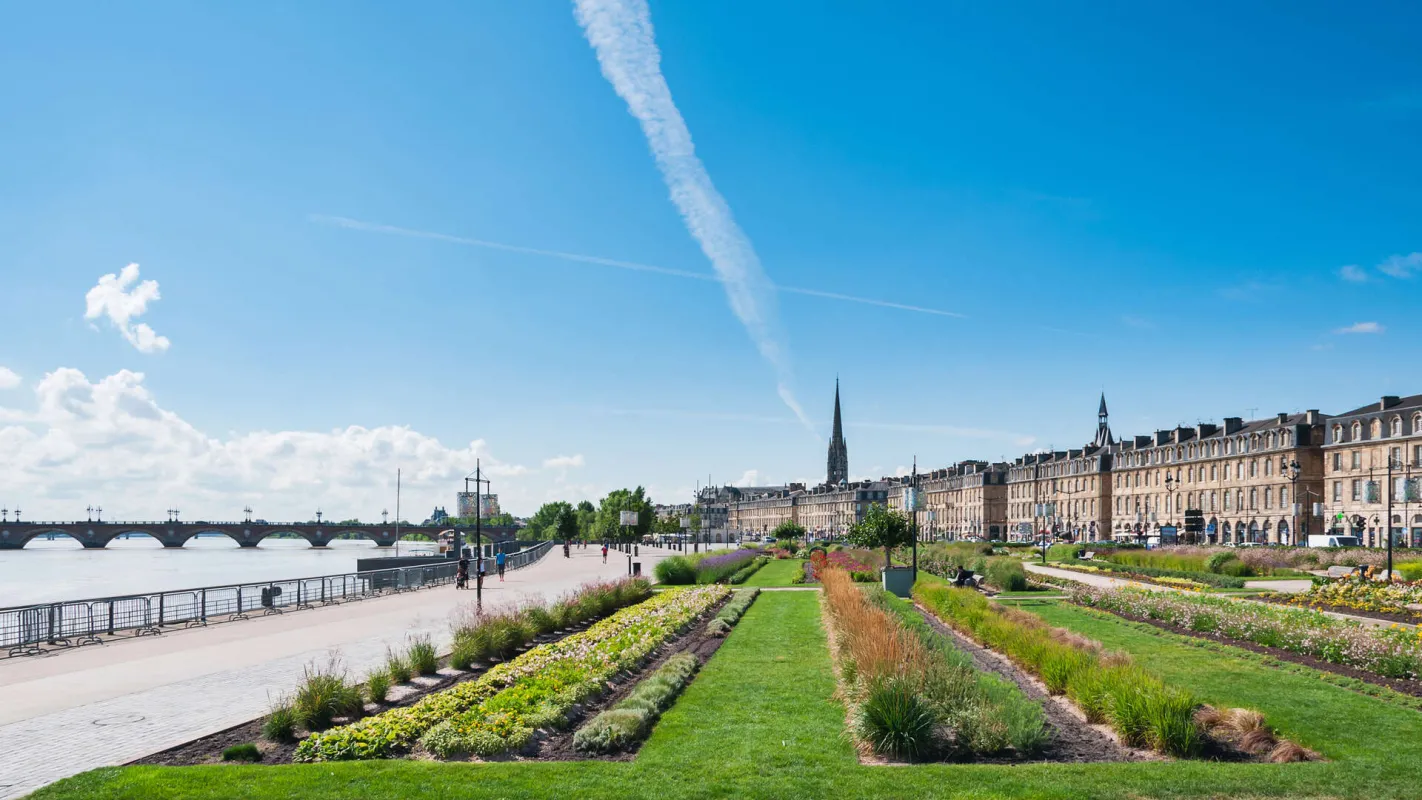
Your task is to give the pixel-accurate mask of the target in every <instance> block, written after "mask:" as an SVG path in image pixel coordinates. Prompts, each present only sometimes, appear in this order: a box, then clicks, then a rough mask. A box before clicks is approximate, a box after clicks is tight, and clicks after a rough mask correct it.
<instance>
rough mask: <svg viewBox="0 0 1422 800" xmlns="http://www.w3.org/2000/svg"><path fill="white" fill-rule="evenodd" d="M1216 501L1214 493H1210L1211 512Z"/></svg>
mask: <svg viewBox="0 0 1422 800" xmlns="http://www.w3.org/2000/svg"><path fill="white" fill-rule="evenodd" d="M1216 499H1218V498H1216V497H1215V493H1214V492H1210V510H1211V511H1214V510H1215V500H1216Z"/></svg>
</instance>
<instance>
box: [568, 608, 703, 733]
mask: <svg viewBox="0 0 1422 800" xmlns="http://www.w3.org/2000/svg"><path fill="white" fill-rule="evenodd" d="M718 619H719V617H718ZM698 666H699V664H698V663H697V660H696V656H694V655H692V654H691V653H678V654H676V655H674V656H672V657H671V658H669V659H667V663H665V664H663V665H662V667H661V668H660V669H658V670H657V671H656V672H653V673H652V674H651V675H649V676H647V677H646V678H644V679H643V680H642V681H641V682H640V683H638V684H637V685H636V686H635V687H633V689H632V691H631V693H629V694H628V695H627V697H625V698H623V700H622V701H621V702H620V703H618V704H617V705H615V706H613V707H612V708H609V709H607V710H606V711H603V712H602V713H601V714H598V715H597V716H595V717H593V718H592V719H591V720H589V721H588V722H587V724H585V725H583V726H582V727H581V728H578V730H577V732H576V733H574V734H573V746H574V747H576V748H578V749H579V750H583V751H586V752H589V753H615V752H618V751H619V750H626V749H627V748H629V747H630V746H631V745H633V744H635V743H637V742H639V741H641V740H642V738H643V737H645V736H646V735H647V734H648V733H650V732H651V730H652V725H653V724H654V723H655V722H656V721H657V718H658V717H660V716H661V715H662V712H663V711H665V710H667V709H668V708H669V707H671V704H672V701H674V700H676V697H677V695H679V694H681V690H682V689H685V688H686V685H687V684H688V683H691V678H692V676H694V675H695V674H696V669H697V667H698Z"/></svg>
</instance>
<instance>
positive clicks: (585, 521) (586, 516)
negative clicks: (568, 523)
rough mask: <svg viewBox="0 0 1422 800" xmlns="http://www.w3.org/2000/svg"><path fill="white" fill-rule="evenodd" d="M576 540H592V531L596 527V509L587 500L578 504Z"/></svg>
mask: <svg viewBox="0 0 1422 800" xmlns="http://www.w3.org/2000/svg"><path fill="white" fill-rule="evenodd" d="M575 513H576V514H577V515H578V538H580V539H591V538H593V529H594V528H596V526H597V508H596V507H594V506H593V504H592V503H590V502H588V501H587V500H583V501H581V502H579V503H578V508H577V511H576V512H575Z"/></svg>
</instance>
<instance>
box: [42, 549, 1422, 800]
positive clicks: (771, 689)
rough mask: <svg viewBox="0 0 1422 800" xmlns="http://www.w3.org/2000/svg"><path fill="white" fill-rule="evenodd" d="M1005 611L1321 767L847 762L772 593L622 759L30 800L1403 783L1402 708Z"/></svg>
mask: <svg viewBox="0 0 1422 800" xmlns="http://www.w3.org/2000/svg"><path fill="white" fill-rule="evenodd" d="M773 563H786V562H773ZM791 563H796V564H798V562H791ZM767 566H770V565H767ZM762 571H763V570H762ZM1021 605H1022V606H1023V607H1025V608H1028V609H1030V610H1032V611H1034V612H1038V613H1041V614H1042V615H1043V616H1045V617H1047V618H1048V619H1049V620H1050V621H1051V622H1052V623H1053V624H1055V625H1061V626H1064V627H1070V628H1073V629H1075V630H1078V631H1081V632H1082V633H1084V634H1086V635H1089V636H1092V637H1093V638H1096V639H1099V640H1100V641H1102V642H1104V643H1105V644H1106V645H1107V646H1108V647H1111V648H1118V649H1125V650H1129V651H1130V652H1132V653H1134V654H1135V655H1136V658H1137V660H1138V661H1140V662H1141V663H1142V664H1144V665H1145V666H1147V667H1148V668H1150V669H1152V670H1155V671H1156V672H1158V673H1159V674H1161V675H1162V676H1163V677H1165V678H1166V679H1167V680H1169V681H1171V682H1174V683H1178V684H1180V685H1182V686H1189V687H1190V688H1191V689H1192V690H1194V691H1196V692H1197V693H1199V695H1200V696H1201V697H1203V698H1205V699H1207V700H1209V701H1211V702H1216V703H1222V704H1237V705H1248V706H1251V707H1255V708H1258V709H1260V710H1262V711H1264V713H1265V714H1266V715H1267V716H1268V718H1269V721H1270V722H1271V723H1273V724H1274V725H1276V726H1277V727H1279V728H1280V729H1281V730H1282V731H1283V733H1284V734H1285V735H1286V736H1289V737H1290V738H1293V739H1295V740H1296V741H1298V742H1300V743H1302V744H1305V745H1307V746H1309V747H1312V748H1314V749H1317V750H1320V751H1322V752H1323V753H1325V754H1326V755H1327V756H1328V757H1329V758H1331V759H1333V761H1332V762H1331V763H1320V764H1290V765H1268V764H1216V763H1207V762H1193V763H1190V762H1177V763H1141V764H1028V765H1019V766H993V765H951V764H934V765H920V766H913V767H892V768H885V767H862V766H859V764H858V763H857V761H856V759H855V758H854V753H853V751H852V749H851V748H850V746H849V744H848V743H847V741H846V739H845V737H844V735H843V730H844V709H843V707H842V706H840V705H839V704H838V703H836V702H835V701H834V700H833V698H832V692H833V678H832V676H831V671H830V664H829V657H828V652H827V648H826V646H825V638H824V632H823V629H822V628H821V626H820V618H819V593H818V592H770V593H765V594H762V595H761V596H760V597H759V599H757V600H756V602H755V604H754V605H752V606H751V608H750V611H749V612H748V613H747V614H746V616H745V618H744V619H743V620H742V621H741V623H740V625H738V626H737V628H736V629H735V630H734V631H733V632H732V633H731V635H730V637H729V638H728V639H727V641H726V644H725V645H724V646H723V647H722V648H721V650H720V651H719V652H718V653H717V654H716V656H715V657H714V658H713V659H712V660H711V662H710V663H709V664H707V665H706V667H705V668H704V669H703V670H702V671H701V673H700V675H699V676H698V677H697V678H696V680H695V681H694V682H693V683H692V684H691V686H690V687H689V688H688V689H687V691H686V693H685V695H683V696H682V698H681V699H680V700H679V701H678V702H677V704H676V705H675V706H674V707H673V708H672V709H670V710H669V711H668V712H667V713H666V714H665V716H663V717H662V720H661V722H660V723H658V725H657V728H656V730H655V731H654V733H653V735H652V738H651V739H650V740H649V741H648V742H647V744H646V745H645V746H644V747H643V749H642V751H641V753H640V754H639V755H638V757H637V759H636V761H634V762H631V763H608V762H580V763H561V764H541V763H498V764H457V763H449V764H441V763H428V762H411V761H383V762H368V763H338V764H311V765H296V766H283V767H260V766H213V767H187V768H158V767H134V768H125V769H103V770H96V771H94V772H90V773H86V774H84V775H81V776H78V777H76V778H71V779H69V780H66V781H62V782H60V783H58V784H56V785H54V786H52V787H50V788H48V789H45V790H43V791H41V792H40V793H39V794H38V795H37V797H41V798H51V799H52V798H85V799H86V800H87V799H88V798H101V799H102V798H133V799H134V800H138V799H139V798H145V799H146V798H157V797H162V798H216V797H223V798H227V797H237V798H288V797H300V798H303V799H305V798H347V797H360V798H392V799H393V798H430V799H431V800H433V799H434V798H441V799H443V798H463V797H510V798H514V797H529V798H534V797H550V796H556V797H570V798H648V800H652V798H713V797H736V798H748V797H753V798H760V797H765V798H776V800H799V799H800V798H818V797H834V798H835V799H836V800H851V799H853V798H897V797H913V798H919V797H927V798H934V797H972V798H1008V797H1014V798H1016V797H1021V798H1085V797H1100V798H1120V800H1127V799H1128V798H1129V799H1134V798H1146V797H1169V798H1175V797H1230V798H1238V797H1287V798H1294V797H1320V798H1322V797H1330V798H1331V797H1358V798H1389V797H1397V798H1410V797H1416V796H1417V795H1418V783H1417V779H1416V767H1415V765H1416V764H1417V763H1418V759H1419V757H1422V714H1419V713H1418V712H1416V711H1411V710H1407V709H1405V708H1401V707H1399V706H1397V705H1393V704H1390V703H1388V702H1385V701H1382V700H1378V699H1373V698H1370V697H1364V696H1361V695H1358V694H1354V693H1352V692H1349V691H1347V690H1345V689H1341V688H1339V687H1336V686H1333V685H1330V684H1327V683H1324V682H1322V681H1319V680H1318V679H1317V677H1310V676H1306V675H1300V674H1297V673H1295V672H1290V671H1284V670H1279V669H1275V668H1273V667H1270V666H1269V665H1268V664H1267V663H1263V661H1262V660H1261V659H1258V658H1257V657H1251V658H1252V660H1251V658H1235V657H1233V656H1231V655H1230V652H1231V648H1222V649H1220V651H1212V650H1207V649H1203V648H1200V647H1196V646H1192V645H1191V644H1190V643H1188V642H1185V641H1182V640H1180V639H1179V638H1178V637H1174V636H1172V635H1169V634H1164V635H1157V634H1156V633H1155V632H1153V629H1142V628H1138V627H1136V626H1133V625H1130V624H1128V623H1124V622H1122V621H1120V620H1118V619H1115V618H1111V617H1106V616H1102V615H1098V614H1095V613H1093V612H1090V611H1086V610H1084V609H1079V608H1075V607H1071V606H1064V605H1058V604H1055V603H1050V602H1040V601H1039V602H1033V601H1026V602H1023V603H1021ZM1234 652H1238V651H1234Z"/></svg>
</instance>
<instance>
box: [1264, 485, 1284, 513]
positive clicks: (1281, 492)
mask: <svg viewBox="0 0 1422 800" xmlns="http://www.w3.org/2000/svg"><path fill="white" fill-rule="evenodd" d="M1264 499H1265V500H1268V499H1269V496H1268V494H1267V491H1266V493H1265V496H1264ZM1288 505H1289V487H1287V486H1280V487H1279V508H1285V507H1287V506H1288Z"/></svg>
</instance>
